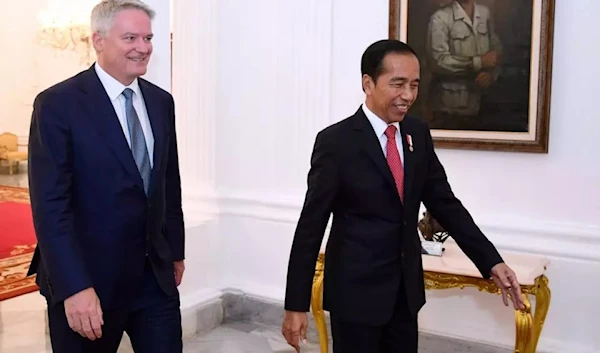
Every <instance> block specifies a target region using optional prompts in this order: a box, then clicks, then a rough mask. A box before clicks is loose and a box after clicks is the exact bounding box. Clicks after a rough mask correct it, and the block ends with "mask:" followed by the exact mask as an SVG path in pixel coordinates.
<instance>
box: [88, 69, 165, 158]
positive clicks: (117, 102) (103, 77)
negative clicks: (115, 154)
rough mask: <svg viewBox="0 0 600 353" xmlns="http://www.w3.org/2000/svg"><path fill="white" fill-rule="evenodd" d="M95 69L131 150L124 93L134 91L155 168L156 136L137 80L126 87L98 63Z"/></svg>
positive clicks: (134, 98) (136, 107)
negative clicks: (126, 89)
mask: <svg viewBox="0 0 600 353" xmlns="http://www.w3.org/2000/svg"><path fill="white" fill-rule="evenodd" d="M94 68H95V69H96V73H97V74H98V77H99V78H100V82H102V85H103V86H104V89H105V90H106V94H108V98H110V101H111V103H112V104H113V107H114V108H115V113H117V117H118V118H119V123H121V128H122V129H123V134H125V138H126V139H127V144H129V148H131V137H130V136H129V128H128V126H127V116H126V113H125V96H123V94H122V93H123V91H124V90H125V88H131V90H132V91H133V107H134V108H135V111H136V113H137V115H138V118H139V119H140V124H141V125H142V131H144V137H145V139H146V146H147V148H148V156H149V157H150V167H153V165H154V135H153V134H152V127H151V125H150V118H148V111H147V110H146V104H145V103H144V97H143V96H142V91H141V90H140V86H139V83H138V80H137V78H136V79H135V80H134V81H133V82H132V83H131V84H130V85H129V86H125V85H123V84H122V83H121V82H119V81H117V80H116V79H115V78H114V77H112V76H111V75H110V74H108V73H107V72H106V71H104V70H103V69H102V68H101V67H100V65H99V64H98V63H96V64H95V65H94Z"/></svg>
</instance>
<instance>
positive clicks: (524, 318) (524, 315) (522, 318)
mask: <svg viewBox="0 0 600 353" xmlns="http://www.w3.org/2000/svg"><path fill="white" fill-rule="evenodd" d="M523 302H524V303H525V310H515V323H516V328H517V337H516V340H515V353H528V351H527V346H528V344H529V342H530V341H531V333H532V327H533V317H532V316H531V302H530V301H529V298H528V297H527V294H525V293H523Z"/></svg>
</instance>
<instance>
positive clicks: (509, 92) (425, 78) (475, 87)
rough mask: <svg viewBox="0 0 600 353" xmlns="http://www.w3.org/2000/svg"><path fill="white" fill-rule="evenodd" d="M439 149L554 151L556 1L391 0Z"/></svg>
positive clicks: (420, 109)
mask: <svg viewBox="0 0 600 353" xmlns="http://www.w3.org/2000/svg"><path fill="white" fill-rule="evenodd" d="M389 21H390V22H389V32H390V33H389V35H390V38H393V39H398V40H400V41H403V42H405V43H407V44H409V45H410V46H411V47H412V48H413V49H414V50H415V51H416V53H417V55H418V57H419V60H420V62H421V84H420V88H419V95H418V98H417V100H416V101H415V103H414V104H413V106H412V107H411V113H412V114H415V115H417V116H420V117H421V118H422V119H424V120H425V121H426V122H427V123H428V124H429V127H430V128H431V134H432V136H433V139H434V142H435V144H436V146H439V147H445V148H461V149H476V150H496V151H516V152H538V153H547V152H548V133H549V120H550V88H551V78H552V42H553V30H554V0H390V16H389Z"/></svg>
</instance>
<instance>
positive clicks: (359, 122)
mask: <svg viewBox="0 0 600 353" xmlns="http://www.w3.org/2000/svg"><path fill="white" fill-rule="evenodd" d="M354 119H355V120H354V128H355V130H356V131H357V132H358V134H359V139H360V141H361V144H360V145H361V146H362V149H363V150H364V151H365V152H366V154H367V155H368V156H369V157H370V158H371V160H372V161H373V163H375V166H376V167H377V170H379V172H380V173H381V175H382V176H383V177H384V178H385V180H386V181H387V182H388V183H389V184H390V186H392V187H393V188H394V190H396V182H395V181H394V176H393V175H392V172H391V170H390V167H389V166H388V163H387V160H386V159H385V156H384V154H383V151H382V150H381V143H380V142H379V139H378V138H377V135H376V134H375V131H373V127H372V126H371V123H369V120H368V119H367V116H366V115H365V113H364V112H363V111H362V108H359V109H358V111H357V112H356V114H355V115H354Z"/></svg>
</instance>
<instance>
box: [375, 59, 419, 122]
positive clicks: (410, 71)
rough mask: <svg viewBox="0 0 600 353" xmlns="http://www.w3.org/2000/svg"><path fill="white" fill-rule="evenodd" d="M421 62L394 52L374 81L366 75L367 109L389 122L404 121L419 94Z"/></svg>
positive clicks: (384, 61) (385, 61)
mask: <svg viewBox="0 0 600 353" xmlns="http://www.w3.org/2000/svg"><path fill="white" fill-rule="evenodd" d="M419 80H420V66H419V60H418V59H417V58H416V57H415V56H414V55H413V54H411V53H402V54H398V53H390V54H387V55H386V56H385V57H384V59H383V70H382V72H381V74H380V75H379V77H377V79H376V80H374V79H373V78H372V77H371V76H369V75H363V88H364V91H365V93H366V94H367V99H366V103H367V107H368V108H369V109H370V110H371V111H372V112H373V113H375V114H376V115H377V116H378V117H380V118H381V119H383V120H384V121H385V122H386V123H388V124H389V123H393V122H401V121H402V120H403V119H404V116H405V115H406V113H408V109H409V108H410V107H411V105H412V104H413V103H414V102H415V100H416V99H417V94H418V93H419Z"/></svg>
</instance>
